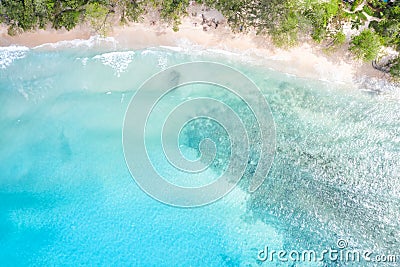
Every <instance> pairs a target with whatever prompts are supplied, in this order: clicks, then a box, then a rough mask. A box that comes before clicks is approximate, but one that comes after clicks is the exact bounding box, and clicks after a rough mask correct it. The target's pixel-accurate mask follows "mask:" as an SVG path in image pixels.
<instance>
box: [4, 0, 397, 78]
mask: <svg viewBox="0 0 400 267" xmlns="http://www.w3.org/2000/svg"><path fill="white" fill-rule="evenodd" d="M190 2H193V1H189V0H148V1H145V0H0V22H3V23H6V24H7V25H9V33H10V34H18V33H19V32H22V31H26V30H31V29H36V28H45V27H49V26H50V27H53V28H55V29H60V28H65V29H67V30H70V29H72V28H74V27H75V26H76V25H77V24H78V23H80V22H82V21H85V22H88V23H89V24H90V25H91V27H92V28H93V29H94V30H96V31H97V32H99V33H101V34H105V33H106V31H107V29H108V28H109V27H110V26H111V22H110V21H113V19H115V18H116V17H117V18H118V19H119V20H120V21H121V22H122V23H126V22H129V21H138V20H140V19H141V17H142V16H143V15H145V14H146V13H148V12H149V11H156V12H158V14H159V18H160V19H161V20H163V21H165V22H167V23H170V24H171V25H172V27H173V29H174V30H175V31H178V30H179V25H180V19H181V18H182V16H185V15H186V14H187V8H188V6H189V5H190ZM195 2H197V3H203V4H205V5H207V6H209V7H211V8H215V9H217V10H219V11H220V12H221V13H222V14H223V15H224V16H225V17H226V18H227V22H228V24H229V25H230V26H231V28H232V30H233V31H236V32H237V31H249V30H254V31H256V32H257V33H258V34H268V35H269V36H271V38H272V40H273V41H274V43H275V44H276V45H277V46H280V47H290V46H294V45H296V44H298V43H299V41H300V40H304V39H306V38H307V37H311V38H312V39H313V40H314V41H316V42H318V43H323V44H326V45H327V46H328V47H330V48H334V47H338V46H341V45H342V44H344V43H345V42H346V36H345V34H344V33H343V25H344V24H345V23H351V25H352V28H354V29H360V30H361V29H364V30H361V31H360V34H359V35H357V36H352V37H351V41H350V50H351V51H352V52H354V54H355V56H356V57H357V58H360V59H363V60H367V61H370V60H374V59H376V57H377V56H378V54H379V51H380V48H381V45H384V46H387V47H393V48H394V49H396V50H397V51H400V1H396V0H395V1H393V0H389V1H388V2H384V1H381V0H346V1H345V0H303V1H298V0H197V1H195ZM365 28H366V30H365ZM399 62H400V60H399V59H398V58H394V59H391V60H390V61H388V64H390V65H388V66H389V67H390V68H392V69H393V70H392V71H390V73H392V75H397V74H398V73H399V69H400V66H399Z"/></svg>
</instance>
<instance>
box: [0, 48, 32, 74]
mask: <svg viewBox="0 0 400 267" xmlns="http://www.w3.org/2000/svg"><path fill="white" fill-rule="evenodd" d="M28 51H29V48H28V47H25V46H15V45H13V46H7V47H0V68H1V69H6V68H7V67H8V66H9V65H11V64H12V63H13V62H14V60H17V59H21V58H24V57H25V56H26V53H27V52H28Z"/></svg>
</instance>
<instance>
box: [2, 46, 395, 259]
mask: <svg viewBox="0 0 400 267" xmlns="http://www.w3.org/2000/svg"><path fill="white" fill-rule="evenodd" d="M198 60H206V61H210V60H211V61H216V62H220V63H224V64H228V65H229V66H232V67H234V68H237V69H238V70H240V71H241V72H243V73H244V74H246V75H247V76H248V77H249V78H250V79H252V80H253V81H254V82H255V83H256V84H257V86H259V88H260V89H261V90H262V92H263V94H264V96H265V97H266V99H267V101H268V102H269V104H270V107H271V110H272V113H273V115H274V119H275V124H276V131H277V153H276V158H275V161H274V164H273V166H272V168H271V171H270V173H269V175H268V178H267V180H266V181H265V183H264V184H263V186H262V187H261V188H260V189H259V190H258V191H257V192H256V193H254V194H248V193H247V192H246V191H245V190H243V189H242V188H243V187H241V186H240V185H239V186H238V187H237V188H235V189H234V190H233V191H232V192H231V193H230V194H228V195H227V196H226V197H224V198H223V199H222V200H220V201H218V202H216V203H213V204H210V205H207V206H204V207H200V208H194V209H182V208H174V207H170V206H167V205H164V204H161V203H159V202H157V201H155V200H154V199H152V198H150V197H149V196H147V195H146V194H145V193H144V192H143V191H141V190H140V188H139V187H138V186H137V185H136V183H135V182H134V180H133V179H132V177H131V175H130V173H129V171H128V169H127V166H126V164H125V160H124V155H123V149H122V124H123V119H124V114H125V110H126V108H127V106H128V104H129V101H130V99H131V98H132V96H133V95H134V94H135V91H136V90H137V89H138V88H139V86H140V85H141V84H142V83H143V82H144V81H145V80H146V79H148V78H149V77H150V76H151V75H154V74H155V73H157V72H159V71H161V70H163V69H165V68H167V67H169V66H173V65H175V64H179V63H184V62H192V61H198ZM200 89H201V90H202V91H201V90H200V91H196V92H195V94H201V93H204V94H206V95H208V96H210V97H215V98H218V97H221V94H220V93H218V92H216V91H215V90H213V89H210V88H208V89H209V90H207V89H204V88H203V89H202V88H200ZM187 97H190V94H189V95H185V93H177V94H175V95H173V96H170V97H169V98H166V99H165V103H164V105H165V106H173V105H175V104H176V103H178V102H180V101H181V100H183V99H184V98H187ZM234 109H236V110H237V111H238V113H239V114H241V112H242V111H243V109H241V107H239V106H237V107H236V106H234ZM242 113H243V114H242V115H243V116H247V115H246V112H244V111H243V112H242ZM201 123H202V122H200V124H201ZM203 123H207V122H203ZM194 126H196V125H194ZM200 126H201V125H200ZM201 129H203V128H201V127H200V130H197V131H190V130H187V131H186V132H185V131H183V133H184V134H185V136H184V137H183V138H182V140H183V141H182V142H183V145H182V150H183V152H184V153H185V155H187V156H188V157H189V158H190V157H191V156H193V155H194V156H193V157H196V156H195V155H196V153H197V152H198V151H197V150H196V146H195V145H191V144H197V143H196V141H195V140H197V139H198V138H200V137H201V136H203V134H202V132H201V131H202V130H201ZM217 132H218V131H217ZM215 133H216V132H215V131H214V135H215ZM222 134H223V133H221V132H218V135H222ZM204 135H206V133H204ZM151 140H152V139H150V141H149V142H150V143H149V146H150V147H152V145H154V147H156V146H157V142H156V141H154V144H152V143H151ZM220 141H221V140H220ZM224 142H225V141H224V140H222V141H221V143H224ZM0 148H1V149H0V265H2V266H13V265H17V266H21V265H47V266H52V265H123V266H125V265H129V266H346V265H351V264H352V263H346V262H341V261H336V262H332V261H329V260H324V261H322V262H318V263H315V262H313V263H302V262H290V263H279V262H277V261H275V262H264V263H262V262H260V261H258V260H257V254H258V251H259V250H261V249H264V248H265V246H268V247H269V248H271V249H275V250H280V249H285V250H295V249H297V250H304V249H315V250H318V251H321V250H323V249H326V248H334V247H335V246H336V245H337V244H336V242H337V240H338V239H344V240H346V241H347V242H348V244H349V247H352V248H356V249H370V250H372V251H373V252H374V253H376V254H400V253H399V247H400V231H399V230H400V219H399V218H400V217H399V216H400V179H399V173H400V161H399V159H400V104H399V102H398V100H396V99H395V98H392V97H391V96H390V94H383V95H382V94H376V93H372V92H364V91H360V90H357V89H355V88H351V87H349V86H346V85H338V84H329V83H326V82H320V81H311V80H306V79H300V78H296V77H293V76H289V75H286V74H283V73H279V72H276V71H273V70H270V69H267V68H264V67H262V66H257V65H256V64H253V65H252V64H248V63H245V62H243V61H235V60H232V59H230V56H229V55H228V56H227V55H221V54H215V53H200V52H199V53H187V52H185V51H181V52H179V51H174V50H171V49H166V48H151V49H146V50H137V51H131V50H129V51H127V50H122V49H118V47H115V46H114V44H109V43H107V42H105V44H104V45H100V46H98V47H93V46H90V45H88V44H87V43H85V42H82V43H80V44H79V43H70V44H68V43H64V44H61V45H60V46H59V47H57V48H56V49H54V47H51V46H44V47H39V48H35V49H27V48H24V47H8V48H0ZM218 149H219V150H218V151H219V153H220V154H219V155H220V157H221V159H223V158H224V150H223V149H224V148H223V147H219V148H218ZM153 151H154V153H151V152H150V154H151V155H150V156H151V158H152V160H153V161H154V162H155V164H156V165H157V166H159V167H160V169H161V171H162V172H165V173H168V172H169V169H168V168H167V166H164V165H165V163H163V160H164V158H163V157H162V156H160V155H159V154H160V153H158V152H157V151H158V150H157V148H154V150H153ZM163 164H164V165H163ZM223 166H224V165H223V163H221V165H218V164H216V165H215V166H214V167H213V168H211V169H208V170H207V171H206V172H205V173H204V174H203V176H202V175H200V176H199V177H197V180H196V181H197V182H199V184H202V182H205V181H206V182H209V180H210V177H213V176H215V177H217V176H218V173H220V172H221V171H223ZM171 179H174V182H176V183H182V184H186V183H188V181H187V180H184V179H180V177H177V176H176V175H175V176H174V175H173V176H172V178H171ZM196 181H194V183H196ZM190 182H191V181H189V183H190ZM399 261H400V259H399ZM397 264H399V263H397ZM364 265H366V263H364ZM384 265H385V264H383V266H384ZM389 265H390V264H389ZM392 265H393V264H392ZM355 266H359V265H358V264H355ZM371 266H373V265H371ZM394 266H395V265H394Z"/></svg>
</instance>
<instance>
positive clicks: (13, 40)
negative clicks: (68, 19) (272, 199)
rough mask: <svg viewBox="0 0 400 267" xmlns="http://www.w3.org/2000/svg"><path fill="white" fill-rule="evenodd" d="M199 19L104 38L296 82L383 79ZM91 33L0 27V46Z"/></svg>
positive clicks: (347, 58) (351, 63)
mask: <svg viewBox="0 0 400 267" xmlns="http://www.w3.org/2000/svg"><path fill="white" fill-rule="evenodd" d="M200 22H201V18H199V17H198V16H197V17H186V18H184V19H183V20H182V24H181V25H180V27H179V31H178V32H174V31H173V30H172V27H171V26H169V25H166V24H162V23H158V22H157V23H155V22H152V21H150V20H148V19H147V20H145V21H143V22H141V23H131V24H129V25H125V26H121V25H117V26H114V27H113V28H112V30H111V31H110V32H109V33H108V36H109V37H113V38H114V39H115V40H116V41H117V42H118V45H119V47H121V48H128V49H143V48H147V47H157V46H172V47H182V48H187V49H193V47H195V48H196V49H199V50H211V51H212V50H219V51H227V52H233V53H235V54H239V55H241V56H245V57H247V58H251V59H252V61H254V62H256V63H257V64H262V65H264V66H266V67H271V68H274V69H275V70H277V71H281V72H285V73H289V74H292V75H296V76H299V77H305V78H312V79H318V80H325V81H331V82H338V83H346V84H348V83H353V82H354V81H355V80H359V79H360V78H361V77H364V76H367V77H374V78H382V77H383V74H382V73H381V72H379V71H377V70H375V69H373V68H372V66H371V64H370V63H363V62H360V61H355V60H354V59H353V58H352V57H351V55H350V53H349V52H348V51H347V48H346V47H343V48H341V49H340V50H338V51H335V52H331V53H329V54H328V53H326V52H324V48H323V47H321V46H319V45H317V44H315V43H311V42H309V43H303V44H301V45H299V46H297V47H294V48H291V49H288V50H285V49H278V48H276V47H274V45H273V44H272V42H271V41H270V40H269V39H268V37H266V36H257V35H256V34H255V33H252V32H250V33H232V31H231V29H230V28H229V27H228V25H227V24H226V23H225V22H221V24H220V25H219V27H217V28H214V27H208V29H207V30H206V31H205V30H204V29H203V27H202V26H201V25H200ZM94 34H95V33H94V32H93V31H91V30H90V28H89V27H88V26H85V25H80V26H78V27H76V28H75V29H73V30H71V31H66V30H59V31H56V30H53V29H51V30H37V31H31V32H24V33H22V34H20V35H17V36H9V35H8V34H7V28H6V27H5V26H2V27H0V46H9V45H23V46H27V47H30V48H32V47H36V46H39V45H42V44H46V43H56V42H60V41H69V40H75V39H89V38H90V37H91V36H92V35H94Z"/></svg>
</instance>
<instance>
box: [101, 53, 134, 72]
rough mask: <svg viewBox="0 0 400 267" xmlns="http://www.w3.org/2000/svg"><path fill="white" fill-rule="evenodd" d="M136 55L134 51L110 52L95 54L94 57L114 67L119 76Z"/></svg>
mask: <svg viewBox="0 0 400 267" xmlns="http://www.w3.org/2000/svg"><path fill="white" fill-rule="evenodd" d="M134 55H135V52H134V51H124V52H109V53H104V54H101V55H97V56H94V57H93V59H95V60H100V61H101V63H103V64H104V65H105V66H108V67H111V68H112V69H114V71H115V74H116V75H117V76H118V77H119V76H120V75H121V73H123V72H125V71H126V70H127V69H128V67H129V64H130V63H131V62H132V61H133V57H134Z"/></svg>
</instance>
